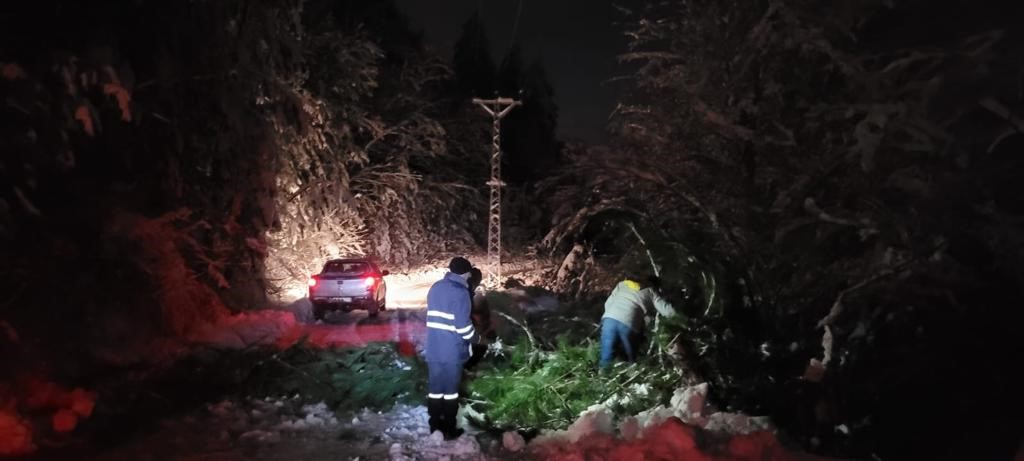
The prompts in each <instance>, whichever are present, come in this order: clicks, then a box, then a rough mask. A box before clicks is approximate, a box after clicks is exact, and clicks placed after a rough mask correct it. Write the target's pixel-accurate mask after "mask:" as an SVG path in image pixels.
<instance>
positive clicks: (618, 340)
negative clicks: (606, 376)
mask: <svg viewBox="0 0 1024 461" xmlns="http://www.w3.org/2000/svg"><path fill="white" fill-rule="evenodd" d="M658 282H659V280H658V278H657V277H655V276H650V277H630V278H627V279H626V280H623V281H621V282H619V283H618V284H617V285H615V289H613V290H612V293H611V294H610V295H608V300H606V301H605V302H604V315H602V316H601V364H600V366H601V368H605V367H607V366H608V365H610V364H611V361H612V354H613V353H614V351H615V346H616V344H619V345H621V346H622V349H623V351H624V352H625V353H626V359H627V360H629V361H630V362H632V361H635V360H636V351H635V348H636V342H635V338H636V337H637V336H638V334H639V333H640V332H641V330H642V329H643V326H644V316H645V315H646V314H647V313H648V311H649V309H650V308H652V307H653V308H654V309H655V310H656V311H657V312H658V313H659V314H661V315H662V316H665V317H672V316H674V315H675V314H676V311H675V309H674V308H673V307H672V305H671V304H669V302H668V301H665V298H662V297H661V295H660V294H659V293H658V291H657V285H658Z"/></svg>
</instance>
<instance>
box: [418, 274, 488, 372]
mask: <svg viewBox="0 0 1024 461" xmlns="http://www.w3.org/2000/svg"><path fill="white" fill-rule="evenodd" d="M471 310H472V301H470V299H469V285H467V283H466V279H464V278H462V276H459V275H456V274H453V273H451V272H449V273H447V274H445V275H444V278H443V279H441V280H439V281H437V282H436V283H434V285H433V286H431V287H430V291H428V292H427V346H426V359H427V361H428V362H460V363H461V362H465V361H466V360H468V359H469V347H470V346H469V345H470V342H471V341H472V340H473V339H475V337H476V329H474V328H473V322H472V321H471V320H470V311H471Z"/></svg>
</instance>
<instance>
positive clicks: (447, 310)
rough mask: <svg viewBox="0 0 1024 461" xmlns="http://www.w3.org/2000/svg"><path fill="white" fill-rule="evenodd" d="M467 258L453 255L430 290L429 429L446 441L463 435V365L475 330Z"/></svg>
mask: <svg viewBox="0 0 1024 461" xmlns="http://www.w3.org/2000/svg"><path fill="white" fill-rule="evenodd" d="M472 268H473V265H472V264H470V262H469V261H468V260H466V258H463V257H456V258H453V259H452V261H451V263H449V264H448V273H447V274H445V275H444V278H443V279H441V280H439V281H437V282H436V283H434V285H433V286H431V287H430V291H428V292H427V345H426V359H427V370H428V378H427V392H428V394H427V413H428V414H429V415H430V432H434V431H435V430H440V431H441V433H442V434H444V438H445V439H446V440H451V439H454V438H457V437H458V436H460V435H462V429H459V428H457V427H456V419H455V418H456V415H457V414H458V412H459V400H458V399H459V384H460V382H461V381H462V365H463V363H464V362H465V361H466V360H468V359H469V356H470V353H471V349H472V346H471V345H472V344H473V341H474V340H475V339H476V330H475V329H474V328H473V322H472V320H471V319H470V311H471V310H472V301H471V300H470V297H469V284H468V282H467V279H468V278H469V276H470V269H472Z"/></svg>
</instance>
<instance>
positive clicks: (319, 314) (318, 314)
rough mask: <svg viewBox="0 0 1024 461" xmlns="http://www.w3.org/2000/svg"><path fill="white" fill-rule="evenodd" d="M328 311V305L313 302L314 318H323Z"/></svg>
mask: <svg viewBox="0 0 1024 461" xmlns="http://www.w3.org/2000/svg"><path fill="white" fill-rule="evenodd" d="M325 313H327V306H324V305H323V304H320V303H313V320H323V319H324V314H325Z"/></svg>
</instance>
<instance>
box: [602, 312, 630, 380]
mask: <svg viewBox="0 0 1024 461" xmlns="http://www.w3.org/2000/svg"><path fill="white" fill-rule="evenodd" d="M632 336H633V330H632V329H630V327H629V325H626V324H625V323H622V322H620V321H618V320H615V319H612V318H608V317H605V318H603V319H601V368H604V367H607V366H608V365H610V364H611V362H612V355H613V354H614V353H615V344H616V343H621V344H622V349H623V350H624V351H625V352H626V359H627V360H629V361H630V362H632V361H634V360H636V354H634V353H633V342H632V340H633V338H632Z"/></svg>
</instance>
